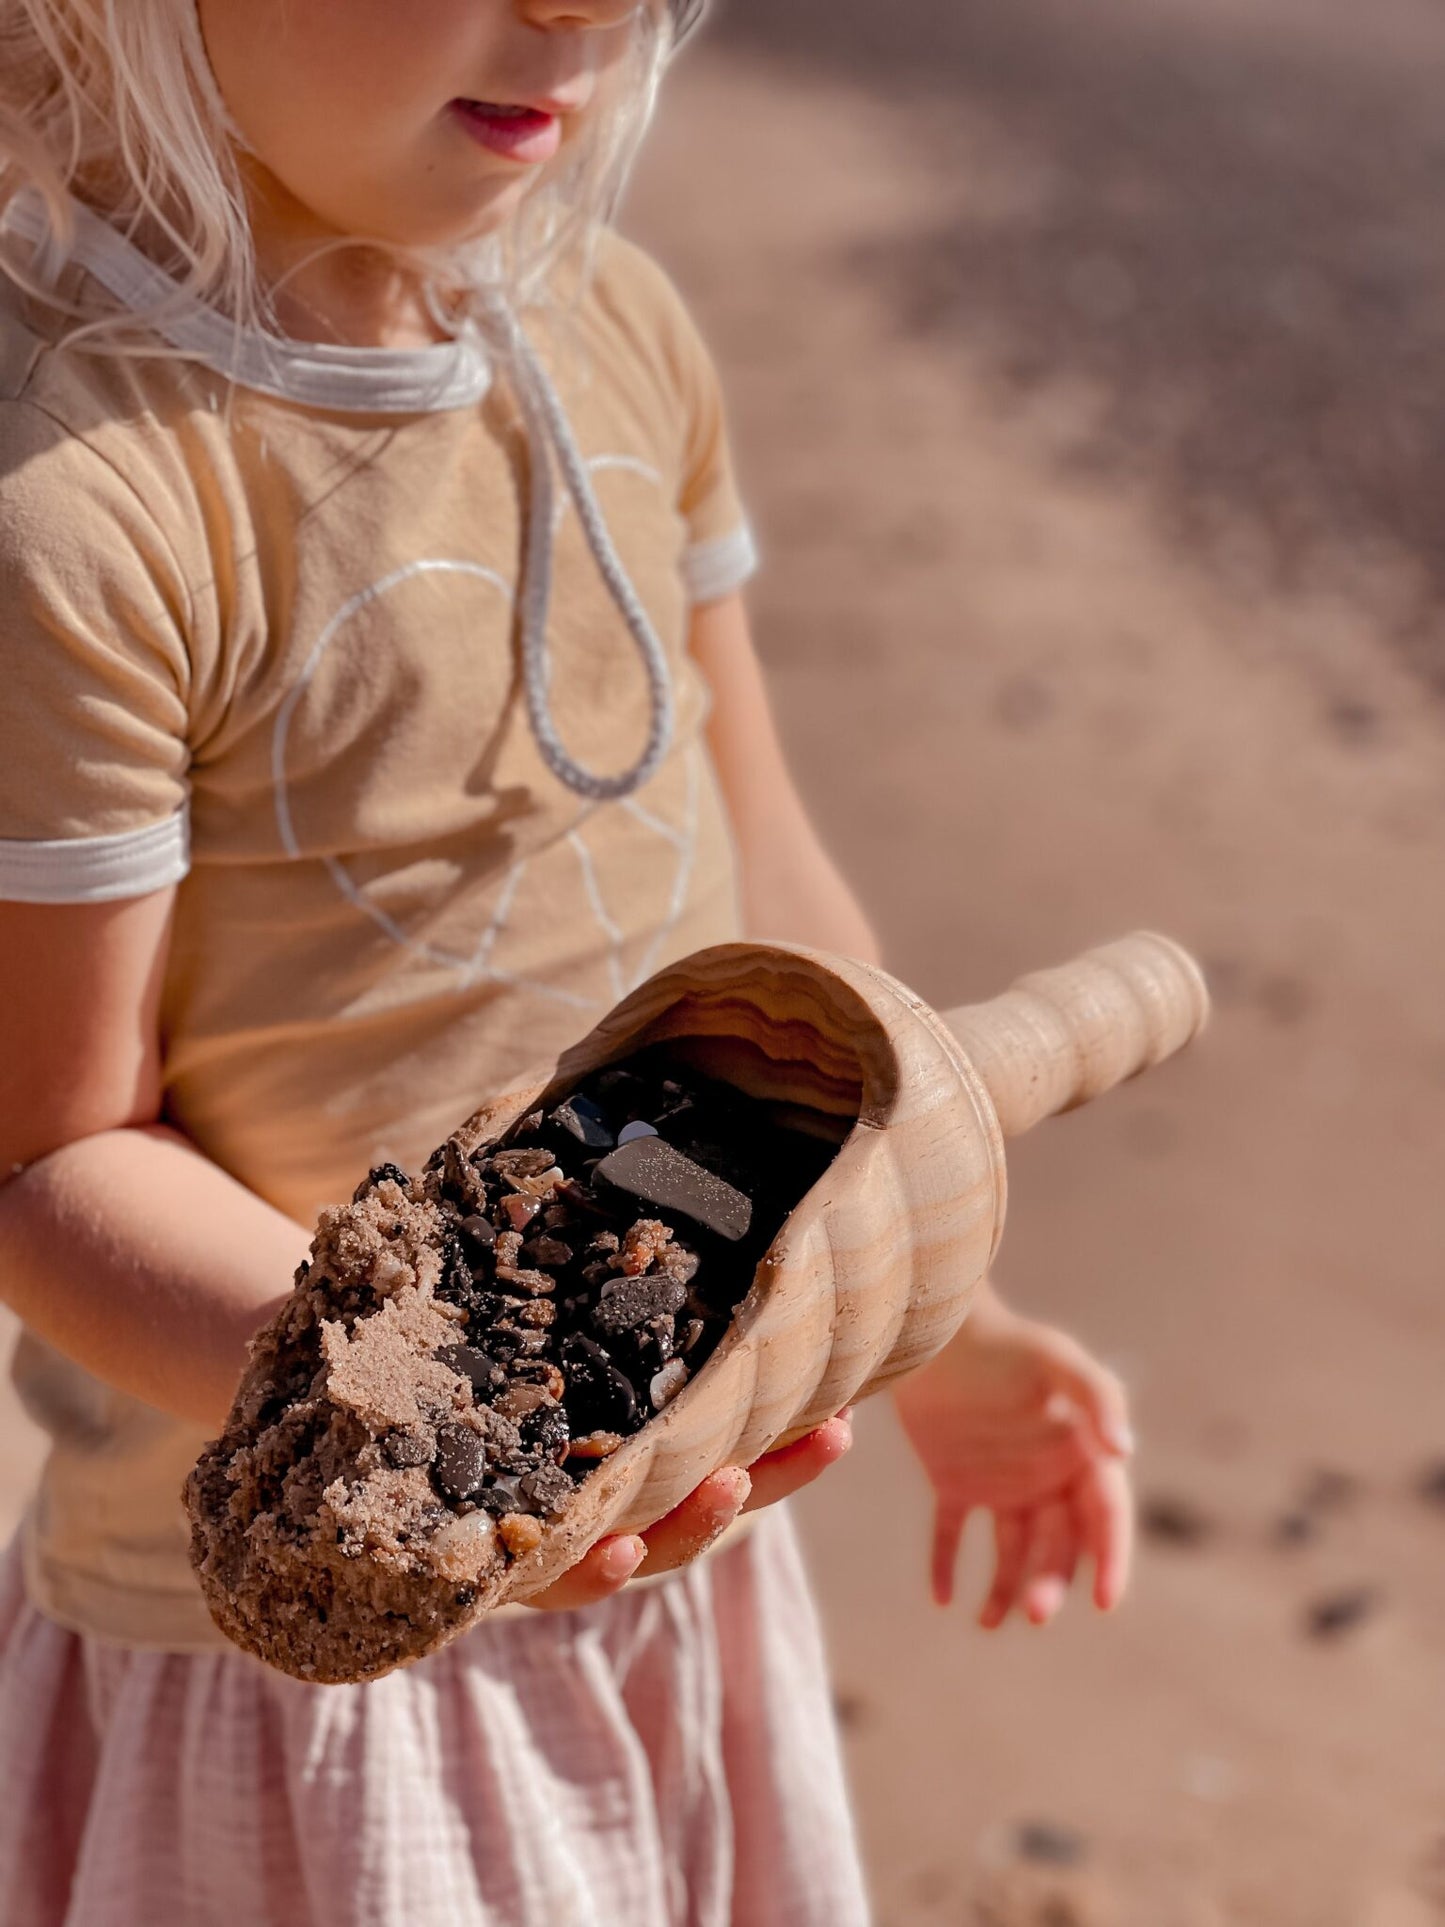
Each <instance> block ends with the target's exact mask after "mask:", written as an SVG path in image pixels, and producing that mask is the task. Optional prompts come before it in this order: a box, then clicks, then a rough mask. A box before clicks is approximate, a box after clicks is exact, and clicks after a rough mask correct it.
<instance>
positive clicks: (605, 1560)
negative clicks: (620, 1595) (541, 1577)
mask: <svg viewBox="0 0 1445 1927" xmlns="http://www.w3.org/2000/svg"><path fill="white" fill-rule="evenodd" d="M646 1557H647V1547H646V1545H645V1544H644V1543H643V1541H642V1540H641V1539H640V1538H639V1537H638V1535H637V1534H636V1533H625V1534H622V1535H619V1536H617V1537H614V1538H610V1539H599V1540H598V1541H597V1544H596V1545H595V1546H593V1547H592V1549H591V1551H590V1552H587V1553H584V1554H583V1556H582V1557H581V1558H580V1559H579V1560H578V1561H577V1563H576V1565H575V1566H570V1567H569V1568H568V1569H567V1571H566V1572H564V1573H563V1574H562V1577H561V1578H560V1579H554V1580H553V1581H552V1584H551V1585H550V1586H548V1587H547V1589H546V1591H545V1592H539V1593H536V1594H534V1596H533V1597H532V1598H531V1599H529V1600H528V1601H527V1602H526V1603H527V1604H528V1605H529V1606H532V1607H535V1608H536V1610H537V1611H538V1612H555V1613H567V1612H575V1611H576V1609H577V1608H578V1607H579V1606H595V1605H596V1604H597V1603H598V1601H599V1600H602V1599H610V1598H611V1597H612V1595H613V1593H615V1592H620V1591H621V1590H622V1588H623V1587H624V1586H625V1585H626V1584H627V1582H628V1580H629V1579H630V1578H631V1577H632V1575H633V1573H635V1572H636V1571H637V1569H638V1567H639V1566H640V1565H641V1564H642V1562H643V1560H644V1559H645V1558H646Z"/></svg>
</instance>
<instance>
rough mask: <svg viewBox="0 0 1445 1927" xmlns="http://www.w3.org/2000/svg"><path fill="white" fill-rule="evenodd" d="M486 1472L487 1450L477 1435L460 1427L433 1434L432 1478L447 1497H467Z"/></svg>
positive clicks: (450, 1427)
mask: <svg viewBox="0 0 1445 1927" xmlns="http://www.w3.org/2000/svg"><path fill="white" fill-rule="evenodd" d="M486 1469H487V1448H486V1444H485V1442H484V1440H483V1439H482V1438H481V1437H480V1436H479V1434H477V1433H476V1432H472V1431H469V1430H463V1429H462V1427H461V1426H448V1427H447V1428H446V1429H445V1430H444V1431H442V1432H439V1433H438V1434H437V1453H436V1463H435V1465H434V1467H433V1476H434V1477H435V1479H436V1482H437V1484H438V1485H439V1486H440V1487H441V1489H442V1491H443V1492H445V1493H446V1495H447V1497H448V1498H451V1499H467V1498H470V1497H471V1495H472V1493H473V1492H475V1491H476V1489H477V1487H478V1486H479V1485H480V1484H481V1483H482V1477H483V1474H484V1473H485V1472H486Z"/></svg>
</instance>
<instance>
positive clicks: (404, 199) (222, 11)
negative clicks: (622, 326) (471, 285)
mask: <svg viewBox="0 0 1445 1927" xmlns="http://www.w3.org/2000/svg"><path fill="white" fill-rule="evenodd" d="M653 3H654V0H644V4H653ZM199 5H200V20H201V28H202V32H203V33H204V36H205V42H206V49H207V52H208V53H209V55H210V60H211V66H212V69H213V71H214V73H215V76H216V80H217V83H218V84H219V86H220V89H221V93H222V95H223V96H224V98H225V101H226V105H227V107H228V108H229V109H230V111H231V114H232V117H233V118H234V119H235V121H236V123H237V125H238V126H239V128H240V130H241V132H242V134H243V135H244V136H245V139H246V141H247V143H248V144H249V146H250V148H251V149H252V152H253V162H252V165H254V161H259V162H260V164H261V166H262V168H264V170H265V172H266V174H267V175H269V176H271V177H272V180H273V181H274V182H276V183H279V184H280V187H281V188H282V189H284V190H285V196H286V197H289V198H290V200H292V201H293V202H297V203H299V204H300V207H301V208H302V209H304V210H305V211H306V213H307V214H308V215H309V216H311V217H312V221H313V222H319V223H320V224H321V225H322V226H323V227H325V228H327V229H330V230H333V231H334V232H337V233H341V234H363V235H366V236H368V237H371V238H374V239H378V240H384V241H390V242H393V243H400V244H404V245H411V246H418V247H423V246H445V245H447V244H451V243H455V242H457V241H461V240H464V239H467V238H470V237H472V236H474V235H477V234H480V233H483V232H485V231H486V230H488V229H489V228H493V227H495V226H496V225H498V224H499V223H500V222H501V221H503V220H505V219H506V217H507V215H508V214H509V213H510V211H511V209H512V207H513V205H514V204H515V202H516V200H517V199H518V197H519V195H520V192H521V190H522V188H523V187H525V185H526V184H527V183H528V182H529V181H530V180H531V179H533V178H534V177H535V176H536V174H537V172H538V170H539V169H540V168H542V167H543V166H545V164H546V162H547V161H548V160H549V159H550V158H551V156H552V154H553V153H555V152H556V151H557V150H558V148H559V147H561V146H562V145H564V144H568V143H571V142H573V141H575V140H576V139H577V138H578V135H579V134H580V131H581V129H582V126H583V124H584V122H585V121H586V120H587V118H588V116H589V113H590V112H591V111H594V103H595V101H596V98H597V95H598V91H599V88H600V86H601V85H602V84H603V82H604V81H605V80H606V78H607V76H608V74H609V72H610V71H611V70H612V69H614V68H615V67H616V66H617V65H618V63H619V62H620V61H621V59H622V58H623V56H624V54H625V53H626V51H627V48H628V45H629V42H630V38H631V35H632V32H633V31H634V23H635V17H636V15H637V14H638V12H639V5H638V0H199ZM481 103H486V104H491V105H502V106H524V105H525V106H531V107H534V108H538V109H541V110H542V112H541V114H539V115H533V116H530V117H529V118H528V119H527V120H526V121H525V122H519V121H517V120H515V119H513V120H511V122H510V124H509V123H508V120H507V119H506V118H505V117H497V116H488V115H486V114H479V113H478V112H477V111H476V109H477V107H478V104H481ZM509 150H510V151H509ZM266 185H267V187H268V188H269V187H270V183H269V182H268V183H266ZM268 198H269V199H271V200H273V201H274V200H275V198H276V197H275V196H274V193H271V194H269V195H268Z"/></svg>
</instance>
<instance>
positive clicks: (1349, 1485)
mask: <svg viewBox="0 0 1445 1927" xmlns="http://www.w3.org/2000/svg"><path fill="white" fill-rule="evenodd" d="M1359 1496H1360V1481H1359V1480H1358V1479H1357V1478H1356V1477H1355V1475H1354V1473H1353V1472H1344V1471H1342V1470H1341V1469H1340V1468H1339V1467H1338V1466H1333V1465H1317V1466H1315V1467H1314V1468H1313V1469H1312V1470H1311V1471H1310V1472H1308V1473H1307V1474H1306V1475H1305V1478H1304V1481H1303V1483H1302V1485H1301V1487H1300V1494H1299V1503H1300V1505H1301V1506H1302V1507H1303V1508H1304V1510H1305V1511H1306V1512H1315V1513H1320V1512H1343V1511H1344V1510H1345V1508H1346V1507H1347V1506H1350V1505H1352V1504H1353V1503H1354V1501H1355V1500H1356V1499H1357V1498H1358V1497H1359Z"/></svg>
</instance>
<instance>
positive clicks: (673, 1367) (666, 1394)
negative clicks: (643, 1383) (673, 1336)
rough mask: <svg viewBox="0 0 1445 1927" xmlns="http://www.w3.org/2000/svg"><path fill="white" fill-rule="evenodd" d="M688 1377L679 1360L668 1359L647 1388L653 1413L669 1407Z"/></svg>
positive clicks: (684, 1367) (684, 1366) (686, 1370)
mask: <svg viewBox="0 0 1445 1927" xmlns="http://www.w3.org/2000/svg"><path fill="white" fill-rule="evenodd" d="M688 1376H689V1374H688V1369H687V1367H686V1365H684V1364H683V1362H682V1360H681V1359H680V1358H674V1359H670V1360H669V1361H668V1363H667V1364H666V1365H664V1366H663V1368H662V1370H661V1371H660V1372H658V1373H656V1374H655V1375H654V1377H653V1379H652V1382H651V1384H650V1385H649V1386H648V1388H647V1395H648V1397H649V1398H650V1399H651V1401H652V1409H653V1411H654V1412H660V1411H662V1409H663V1408H664V1406H667V1405H671V1403H672V1401H673V1400H674V1399H675V1398H676V1397H677V1395H678V1393H679V1392H680V1391H681V1390H682V1388H683V1386H684V1385H686V1383H687V1381H688Z"/></svg>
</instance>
